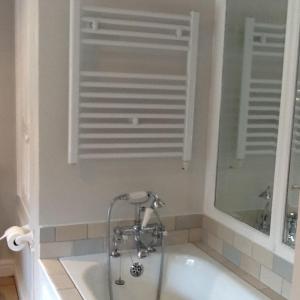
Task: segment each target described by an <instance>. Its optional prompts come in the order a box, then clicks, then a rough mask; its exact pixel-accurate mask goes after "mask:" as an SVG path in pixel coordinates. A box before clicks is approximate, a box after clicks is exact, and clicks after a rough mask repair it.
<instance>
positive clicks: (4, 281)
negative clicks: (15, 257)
mask: <svg viewBox="0 0 300 300" xmlns="http://www.w3.org/2000/svg"><path fill="white" fill-rule="evenodd" d="M14 284H15V280H14V277H13V276H8V277H0V286H7V285H14Z"/></svg>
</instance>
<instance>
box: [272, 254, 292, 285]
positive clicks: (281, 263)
mask: <svg viewBox="0 0 300 300" xmlns="http://www.w3.org/2000/svg"><path fill="white" fill-rule="evenodd" d="M272 271H273V272H274V273H276V274H278V275H280V276H281V277H283V278H284V279H285V280H287V281H288V282H292V277H293V265H292V264H291V263H289V262H287V261H286V260H284V259H282V258H280V257H279V256H277V255H274V257H273V266H272Z"/></svg>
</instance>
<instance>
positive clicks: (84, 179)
mask: <svg viewBox="0 0 300 300" xmlns="http://www.w3.org/2000/svg"><path fill="white" fill-rule="evenodd" d="M86 2H90V3H92V2H94V3H97V4H101V5H103V6H108V7H113V6H115V7H120V8H122V7H123V8H127V9H130V8H132V9H142V10H150V11H151V10H152V11H161V12H169V13H172V12H173V13H178V12H179V13H188V12H189V11H190V10H191V9H195V10H197V11H200V14H201V25H200V47H199V74H198V92H197V98H196V116H195V117H196V118H195V142H194V147H193V160H192V162H191V167H190V169H189V170H188V171H187V172H185V171H182V170H181V161H180V160H174V159H130V160H128V159H120V160H94V161H83V162H80V163H79V164H78V165H68V163H67V152H68V148H67V146H68V145H67V141H68V47H69V45H68V30H69V1H67V0H53V1H48V0H42V1H40V116H39V118H40V224H41V225H54V224H68V223H78V222H79V223H80V222H93V221H99V220H103V219H105V218H106V211H107V208H108V204H109V201H110V200H111V199H112V197H113V196H115V195H117V194H119V193H123V192H128V191H135V190H154V191H156V192H158V193H159V194H160V195H161V197H162V198H163V199H164V200H165V201H166V202H167V208H165V209H164V212H163V213H164V214H165V215H174V214H182V213H191V212H200V211H201V203H202V193H203V187H204V168H205V144H206V142H205V141H206V137H205V132H206V121H207V116H206V114H207V113H206V112H207V102H208V90H209V80H210V78H209V77H210V58H211V56H210V53H211V38H212V21H213V20H212V18H213V1H211V0H189V1H179V0H176V1H174V0H172V1H171V0H163V1H160V0H154V1H148V0H142V1H134V0H126V1H122V2H120V1H117V0H114V1H109V0H102V1H100V0H99V1H86ZM53 20H55V22H54V21H53ZM116 211H118V213H117V214H116V216H117V217H130V216H131V215H132V210H130V211H129V210H125V209H123V208H120V209H118V210H116Z"/></svg>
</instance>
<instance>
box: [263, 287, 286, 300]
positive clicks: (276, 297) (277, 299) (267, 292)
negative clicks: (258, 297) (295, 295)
mask: <svg viewBox="0 0 300 300" xmlns="http://www.w3.org/2000/svg"><path fill="white" fill-rule="evenodd" d="M261 292H262V293H263V294H264V295H266V296H267V297H269V298H270V299H271V300H286V299H285V298H283V297H282V296H281V295H279V294H277V293H275V292H274V291H273V290H271V289H270V288H266V289H262V290H261Z"/></svg>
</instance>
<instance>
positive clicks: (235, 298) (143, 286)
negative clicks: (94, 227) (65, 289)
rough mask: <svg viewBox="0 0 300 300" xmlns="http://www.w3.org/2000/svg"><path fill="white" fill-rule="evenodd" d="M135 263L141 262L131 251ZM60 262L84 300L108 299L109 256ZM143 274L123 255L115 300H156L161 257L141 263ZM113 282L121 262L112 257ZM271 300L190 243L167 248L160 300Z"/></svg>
mask: <svg viewBox="0 0 300 300" xmlns="http://www.w3.org/2000/svg"><path fill="white" fill-rule="evenodd" d="M132 259H133V261H134V262H136V261H138V259H137V257H136V253H135V252H132ZM61 262H62V263H63V265H64V267H65V268H66V270H67V272H68V274H69V275H70V277H71V278H72V280H73V281H74V283H75V285H76V287H77V288H78V290H79V292H80V293H81V295H82V296H83V298H84V299H85V300H96V299H97V300H108V299H109V297H108V287H107V272H106V270H107V267H106V254H97V255H86V256H77V257H69V258H62V259H61ZM140 262H141V263H142V264H143V265H144V273H143V275H142V276H141V277H139V278H134V277H132V276H131V275H130V274H129V268H130V266H131V264H132V260H131V258H130V256H129V254H128V253H126V254H123V255H122V279H124V280H125V285H124V286H118V285H116V284H113V293H114V300H140V299H142V300H155V297H156V288H157V282H158V274H159V262H160V254H159V253H154V254H151V256H149V257H147V258H144V259H142V260H140ZM112 264H113V272H112V274H113V276H112V277H113V280H115V279H117V278H118V277H119V275H118V274H119V271H118V270H119V259H118V258H112ZM241 299H242V300H258V299H269V298H267V297H266V296H264V295H262V294H261V293H260V292H259V291H257V290H256V289H254V288H253V287H251V286H250V285H248V284H247V283H245V282H244V281H242V280H241V279H239V278H238V277H237V276H235V275H234V274H233V273H231V272H230V271H228V270H227V269H226V268H224V267H223V266H222V265H220V264H219V263H217V262H216V261H214V260H213V259H212V258H210V257H209V256H208V255H206V254H205V253H204V252H202V251H201V250H200V249H198V248H197V247H195V246H194V245H191V244H185V245H178V246H169V247H167V249H166V257H165V268H164V279H163V287H162V295H161V300H241Z"/></svg>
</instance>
